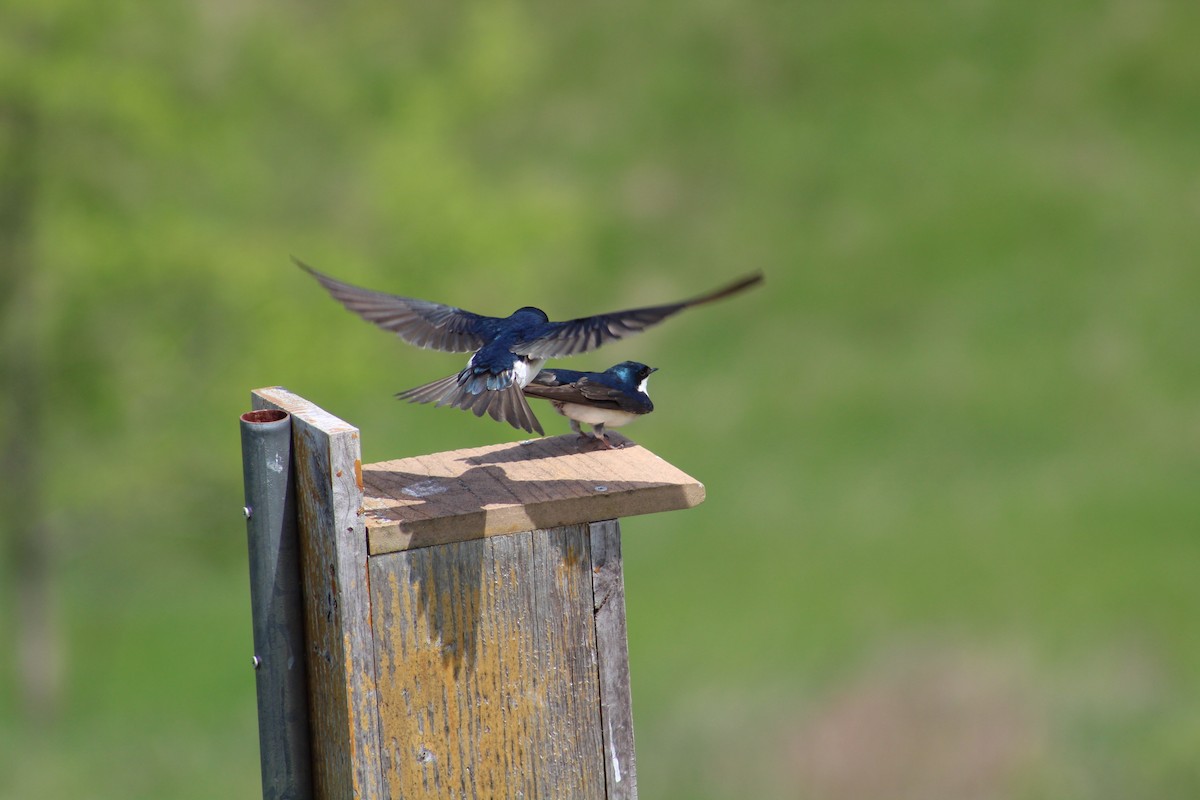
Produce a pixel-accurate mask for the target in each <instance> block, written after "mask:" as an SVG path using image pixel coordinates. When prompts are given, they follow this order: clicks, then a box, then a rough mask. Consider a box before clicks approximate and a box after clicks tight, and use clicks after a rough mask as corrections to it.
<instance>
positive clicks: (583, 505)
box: [363, 435, 704, 555]
mask: <svg viewBox="0 0 1200 800" xmlns="http://www.w3.org/2000/svg"><path fill="white" fill-rule="evenodd" d="M614 439H618V440H620V441H623V442H628V445H627V446H626V447H623V448H620V449H614V450H596V449H593V448H590V447H587V446H585V445H581V444H580V439H579V437H577V436H573V435H568V436H556V437H551V438H548V439H534V440H530V441H527V442H516V443H506V444H498V445H491V446H488V447H477V448H471V449H466V450H454V451H449V452H444V453H434V454H432V455H426V456H418V457H415V458H405V459H400V460H396V461H384V462H380V463H377V464H368V465H366V466H365V467H363V485H364V492H365V498H364V501H363V502H364V509H365V510H366V524H367V528H368V544H369V548H370V552H371V554H372V555H378V554H382V553H390V552H396V551H399V550H407V549H410V548H416V547H428V546H430V545H435V544H444V543H447V542H454V541H463V540H466V539H476V538H481V537H487V536H495V535H498V534H504V533H515V532H518V531H528V530H534V529H548V528H555V527H561V526H564V525H574V524H577V523H581V522H596V521H599V520H605V519H616V518H619V517H629V516H635V515H638V514H650V513H655V512H659V511H672V510H676V509H682V508H691V507H692V506H696V505H699V504H700V503H701V502H703V500H704V486H703V485H702V484H701V483H700V482H699V481H697V480H696V479H695V478H692V477H690V476H689V475H687V474H685V473H684V472H682V471H680V470H679V469H677V468H675V467H673V466H671V465H670V464H668V463H667V462H666V461H663V460H662V459H661V458H659V457H658V456H656V455H654V454H653V453H651V452H650V451H649V450H646V449H645V448H643V447H640V446H638V445H636V444H634V443H632V442H629V440H627V439H620V437H617V436H614Z"/></svg>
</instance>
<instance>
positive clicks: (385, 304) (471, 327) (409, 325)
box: [292, 258, 491, 353]
mask: <svg viewBox="0 0 1200 800" xmlns="http://www.w3.org/2000/svg"><path fill="white" fill-rule="evenodd" d="M292 260H293V261H295V262H296V265H297V266H298V267H300V268H301V269H302V270H304V271H305V272H307V273H308V274H309V275H312V276H313V277H314V278H316V279H317V280H318V281H320V283H321V285H322V286H324V287H325V290H326V291H327V292H329V294H330V295H331V296H332V297H333V299H334V300H337V301H338V302H339V303H341V304H342V305H344V306H345V307H346V308H347V309H349V310H350V311H353V312H354V313H355V314H358V315H359V316H360V317H362V318H363V319H365V320H366V321H367V322H373V323H375V324H376V325H378V326H379V327H381V328H383V329H384V330H386V331H391V332H392V333H394V334H396V335H397V336H399V337H400V338H401V339H403V340H404V341H406V342H408V343H409V344H412V345H416V346H417V347H426V348H429V349H432V350H445V351H447V352H450V353H466V352H470V351H472V350H478V349H479V348H480V347H483V345H484V344H486V341H487V340H486V339H485V338H484V337H483V336H481V335H480V334H479V332H478V331H479V327H480V323H481V322H484V321H486V320H490V319H491V317H484V316H481V315H479V314H472V313H471V312H470V311H463V310H462V309H461V308H455V307H454V306H447V305H442V304H441V303H434V302H431V301H429V300H417V299H416V298H413V297H400V296H399V295H394V294H385V293H384V292H375V291H372V290H370V289H363V288H361V287H358V286H351V285H350V284H348V283H342V282H341V281H339V280H335V279H334V278H331V277H329V276H328V275H324V274H322V273H320V272H317V271H316V270H315V269H313V268H312V267H310V266H308V265H307V264H305V263H304V262H302V261H300V260H299V259H296V258H293V259H292Z"/></svg>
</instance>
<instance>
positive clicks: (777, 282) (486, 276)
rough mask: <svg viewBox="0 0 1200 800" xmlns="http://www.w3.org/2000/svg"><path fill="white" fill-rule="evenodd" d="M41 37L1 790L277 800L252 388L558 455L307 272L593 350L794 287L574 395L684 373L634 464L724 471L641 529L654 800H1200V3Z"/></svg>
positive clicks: (380, 438) (87, 6)
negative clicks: (258, 597) (464, 399)
mask: <svg viewBox="0 0 1200 800" xmlns="http://www.w3.org/2000/svg"><path fill="white" fill-rule="evenodd" d="M0 32H2V33H0V187H2V192H3V196H2V197H0V260H2V267H0V269H2V275H0V308H2V309H3V311H2V313H3V317H2V319H0V329H2V331H3V339H2V342H3V350H2V354H3V358H2V360H0V364H2V367H3V381H4V383H3V389H4V391H3V402H4V404H5V405H4V407H3V413H2V420H0V425H2V426H3V427H2V428H0V434H2V445H3V448H4V450H3V462H2V463H0V469H2V470H3V472H2V473H0V482H3V484H4V485H3V487H2V489H0V491H2V492H3V495H2V496H3V502H4V504H5V506H4V508H3V509H2V513H0V517H2V518H3V525H4V529H3V530H4V545H5V546H4V550H3V553H4V556H3V559H4V560H3V571H2V572H0V576H2V577H0V586H2V587H3V591H4V594H3V603H2V605H0V610H2V612H3V613H2V614H0V641H3V642H5V643H11V645H9V644H6V645H5V646H4V647H3V648H2V649H3V651H4V653H5V656H4V658H3V659H2V660H0V797H3V798H21V799H22V800H23V799H25V798H30V799H31V800H33V799H38V800H40V799H41V798H65V797H70V798H121V799H122V800H128V799H129V798H214V797H254V796H256V795H257V794H258V792H259V785H258V781H259V777H258V754H257V733H256V720H255V700H254V684H253V677H252V673H251V670H250V665H249V661H250V653H251V642H250V621H249V610H248V609H249V599H248V588H247V569H246V564H245V560H246V548H245V534H244V530H245V528H244V521H243V520H242V516H241V511H240V509H241V505H242V498H241V491H242V487H241V472H240V455H239V444H238V427H237V417H238V414H240V413H241V412H242V411H243V410H246V409H247V408H248V404H249V400H248V395H249V391H250V389H252V388H255V387H258V386H263V385H272V384H283V385H286V386H288V387H289V388H291V389H292V390H294V391H296V392H298V393H300V394H302V395H304V396H306V397H308V398H309V399H311V400H313V401H315V402H317V403H318V404H320V405H322V406H324V407H326V408H327V409H329V410H331V411H333V412H334V413H336V414H338V415H339V416H341V417H343V418H345V419H347V420H350V421H351V422H353V423H355V424H356V425H358V426H360V427H361V429H362V430H363V447H364V451H365V452H364V456H365V458H367V459H368V460H381V459H385V458H393V457H401V456H405V455H415V454H420V453H425V452H433V451H437V450H444V449H453V448H457V447H466V446H475V445H480V444H485V443H491V442H497V441H505V440H511V439H514V438H517V437H516V435H515V432H514V431H512V430H511V429H509V428H507V427H502V426H500V425H497V424H495V423H492V422H490V421H489V420H477V419H475V418H473V417H471V416H469V415H466V414H462V413H457V412H451V411H446V410H434V409H430V408H427V407H416V406H409V405H404V404H400V403H398V402H396V401H395V400H394V399H393V398H392V393H393V392H395V391H398V390H400V389H404V388H407V387H409V386H413V385H416V384H418V383H422V382H424V381H427V380H432V379H434V378H437V377H441V376H443V375H445V374H449V373H450V372H452V371H454V370H456V369H458V368H459V367H460V366H461V363H462V362H463V358H462V357H461V356H456V355H447V354H438V353H431V352H422V351H418V350H416V349H413V348H410V347H407V346H405V345H403V344H400V343H398V342H397V341H396V340H394V339H393V338H392V337H389V336H388V335H386V334H384V333H382V332H380V331H378V330H375V329H373V328H372V327H370V326H368V325H366V324H364V323H362V322H361V321H360V320H358V319H356V318H354V317H352V316H350V315H349V314H347V313H346V312H345V311H343V310H342V309H341V308H340V307H339V306H337V304H335V303H334V302H332V301H331V300H330V299H329V298H328V297H327V296H326V295H325V294H324V292H322V291H321V290H320V288H319V287H318V286H317V285H316V284H315V283H314V282H313V281H312V280H310V279H309V278H307V277H306V276H304V275H303V274H302V273H300V272H299V271H298V270H297V269H295V268H294V267H293V266H292V265H291V264H290V262H289V255H290V254H295V255H297V256H299V257H302V258H304V259H305V260H307V261H309V262H311V263H313V264H314V265H316V266H317V267H319V268H321V269H323V270H325V271H327V272H329V273H331V274H333V275H335V276H337V277H340V278H343V279H345V280H349V281H351V282H355V283H358V284H361V285H366V286H371V287H374V288H379V289H383V290H389V291H394V292H397V293H402V294H409V295H414V296H418V297H426V298H429V299H433V300H441V301H445V302H450V303H453V304H457V305H461V306H464V307H466V308H469V309H472V310H475V311H480V312H485V313H489V312H490V313H496V314H506V313H508V312H509V311H511V310H512V309H513V308H515V307H516V306H518V305H523V304H526V303H533V304H536V305H539V306H541V307H543V308H545V309H546V310H547V311H549V312H550V314H551V316H552V317H555V318H565V317H571V316H579V315H583V314H587V313H592V312H597V311H607V310H613V309H617V308H624V307H627V306H629V305H631V304H642V303H655V302H660V301H666V300H674V299H677V298H679V297H682V296H686V295H688V294H689V293H692V292H695V291H699V290H702V289H706V288H710V287H712V286H715V285H718V284H719V283H721V282H723V281H725V280H727V279H729V278H732V277H734V276H736V275H738V274H742V273H744V272H746V271H748V270H752V269H762V270H764V271H765V273H766V275H767V285H766V288H765V289H762V290H758V291H756V292H755V293H753V294H750V295H746V296H743V297H739V298H737V299H736V300H732V301H729V302H727V303H725V304H722V305H720V306H714V307H710V308H706V309H703V310H698V311H694V312H689V314H687V315H684V316H682V317H680V318H678V319H676V320H673V321H671V322H669V323H667V324H665V325H664V326H662V327H661V328H658V329H655V330H653V331H652V332H649V333H647V334H644V335H642V336H640V337H637V338H635V339H633V340H630V341H628V342H626V343H622V344H620V345H616V346H612V347H608V348H606V349H605V350H602V351H600V352H599V353H597V354H594V355H588V356H584V357H580V358H578V359H574V360H572V361H570V362H567V363H566V365H567V366H571V367H573V368H583V369H587V368H602V367H605V366H608V365H609V364H612V363H615V362H617V361H619V360H622V359H624V358H636V359H638V360H641V361H645V362H647V363H650V364H653V365H656V366H658V367H660V368H661V371H660V372H659V373H658V374H656V375H655V377H654V380H652V381H651V383H652V390H653V396H654V399H655V403H656V406H657V408H658V411H657V412H656V413H655V414H654V415H652V416H651V417H648V418H646V419H644V420H641V421H639V422H638V423H637V424H636V425H635V426H633V427H632V428H630V429H628V433H629V434H630V435H631V436H632V437H633V438H635V439H636V440H638V441H639V442H641V443H642V444H644V445H646V446H647V447H649V448H650V449H652V450H653V451H654V452H656V453H658V454H660V455H662V456H663V457H664V458H666V459H667V460H669V461H671V462H672V463H674V464H676V465H678V466H679V467H681V468H682V469H684V470H685V471H687V472H689V473H690V474H692V475H694V476H696V477H697V478H699V479H700V480H701V481H703V482H704V483H705V484H706V486H707V488H708V500H707V502H706V503H705V504H704V505H702V506H701V507H699V508H698V509H695V510H691V511H686V512H676V513H672V514H664V515H658V516H651V517H640V518H634V519H630V520H628V521H627V522H626V524H625V526H624V530H625V558H626V579H627V592H628V613H629V630H630V649H631V659H632V673H633V691H634V712H635V717H636V722H637V744H638V766H639V775H638V777H639V782H640V786H641V793H642V796H643V797H646V798H668V799H671V798H680V799H683V798H700V799H704V798H801V797H803V798H810V797H811V798H834V799H835V800H836V799H839V798H856V799H857V798H943V797H944V798H963V797H970V798H1009V797H1016V798H1128V797H1155V798H1194V797H1197V796H1200V759H1197V757H1196V754H1197V752H1200V636H1198V635H1197V634H1196V625H1197V619H1200V580H1198V579H1197V576H1198V573H1200V571H1198V569H1197V566H1198V564H1200V539H1198V537H1197V532H1198V530H1200V525H1198V522H1200V492H1198V491H1197V478H1198V477H1200V417H1198V412H1197V398H1198V397H1200V369H1198V368H1197V365H1196V349H1197V348H1196V341H1197V338H1196V337H1197V322H1196V319H1197V317H1196V315H1197V311H1196V309H1197V297H1198V294H1200V270H1197V265H1196V253H1197V252H1200V224H1198V222H1200V146H1198V142H1200V90H1198V88H1197V87H1198V86H1200V83H1198V81H1200V47H1197V45H1196V43H1197V42H1198V41H1200V6H1198V5H1197V4H1195V3H1188V2H1182V1H1180V2H1168V1H1167V0H1114V2H1078V1H1076V0H1067V1H1066V2H1059V3H1040V2H1029V1H1028V0H1021V1H1020V2H1007V3H1005V2H998V1H996V0H964V1H963V2H951V1H950V0H927V1H926V2H907V3H866V2H850V3H808V4H795V3H769V2H736V3H735V2H729V1H728V0H709V1H708V2H702V3H677V2H669V1H668V2H661V3H636V2H609V3H578V4H577V3H568V4H551V3H538V4H516V3H505V2H499V3H488V4H471V5H465V6H461V7H459V6H455V5H446V4H436V5H416V4H411V5H410V4H399V3H374V2H352V3H347V4H340V5H336V6H335V5H330V4H324V3H313V2H291V3H284V2H268V1H267V0H259V1H258V2H238V3H234V2H227V1H226V0H218V1H217V2H208V3H203V4H199V3H197V4H192V3H178V2H175V3H170V2H164V3H132V2H114V3H104V4H97V3H84V2H80V1H79V0H57V1H56V2H40V0H39V1H38V2H34V0H14V1H13V2H8V3H6V5H5V9H4V11H3V12H0ZM539 411H540V416H541V418H542V420H543V422H544V423H545V424H546V425H547V428H548V430H549V432H550V433H562V432H565V431H566V425H565V423H564V421H563V420H562V419H561V418H558V417H556V416H555V415H553V414H552V413H550V412H549V411H548V410H546V409H544V408H543V409H539ZM23 654H24V655H23ZM23 658H24V659H25V662H27V663H32V664H33V666H32V668H29V669H27V668H23V667H22V666H21V665H22V663H23V661H22V659H23Z"/></svg>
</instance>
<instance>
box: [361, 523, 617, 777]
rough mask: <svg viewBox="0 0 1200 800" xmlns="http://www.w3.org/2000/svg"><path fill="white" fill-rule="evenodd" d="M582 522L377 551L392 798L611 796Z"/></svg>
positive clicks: (381, 679) (382, 697)
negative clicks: (607, 791) (608, 793)
mask: <svg viewBox="0 0 1200 800" xmlns="http://www.w3.org/2000/svg"><path fill="white" fill-rule="evenodd" d="M589 551H590V542H589V535H588V531H587V529H586V527H585V526H571V527H566V528H559V529H555V530H537V531H527V532H523V533H518V534H514V535H511V536H503V537H495V538H487V539H475V540H471V541H463V542H457V543H451V544H446V545H442V546H439V547H433V548H422V549H415V550H409V551H402V552H396V553H390V554H386V555H379V556H372V557H371V560H370V570H371V586H372V595H373V599H374V606H375V615H374V625H375V637H376V648H377V653H376V663H377V666H378V688H379V716H380V726H381V727H380V730H381V739H382V741H383V745H384V747H383V766H384V774H385V776H386V780H387V783H388V787H389V790H390V796H391V797H395V798H401V797H403V798H432V797H446V798H450V797H453V798H463V797H469V798H493V797H495V798H499V797H526V798H537V797H542V798H580V799H581V800H585V799H586V798H603V797H605V780H604V765H603V763H602V762H603V746H602V738H601V735H600V715H599V705H598V697H599V686H598V677H597V664H596V657H595V641H596V639H595V629H594V626H593V613H592V612H593V605H594V599H593V597H594V596H593V590H592V578H591V558H590V552H589Z"/></svg>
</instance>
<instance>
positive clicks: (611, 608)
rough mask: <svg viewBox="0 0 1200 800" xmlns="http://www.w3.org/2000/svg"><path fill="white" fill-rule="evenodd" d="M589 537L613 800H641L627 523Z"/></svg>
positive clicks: (595, 528) (602, 527)
mask: <svg viewBox="0 0 1200 800" xmlns="http://www.w3.org/2000/svg"><path fill="white" fill-rule="evenodd" d="M589 535H590V538H591V550H592V590H593V606H594V609H595V615H596V655H597V658H598V660H599V663H598V666H599V676H600V686H599V688H600V698H599V699H600V716H601V721H600V724H601V733H602V734H603V736H604V775H605V782H606V784H607V788H608V794H607V798H608V800H637V767H636V760H635V757H634V747H633V699H632V695H631V693H630V688H629V641H628V633H627V630H626V626H625V577H624V571H623V569H622V566H621V524H620V522H618V521H617V520H615V519H613V520H607V521H604V522H595V523H592V524H591V525H590V526H589Z"/></svg>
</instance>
